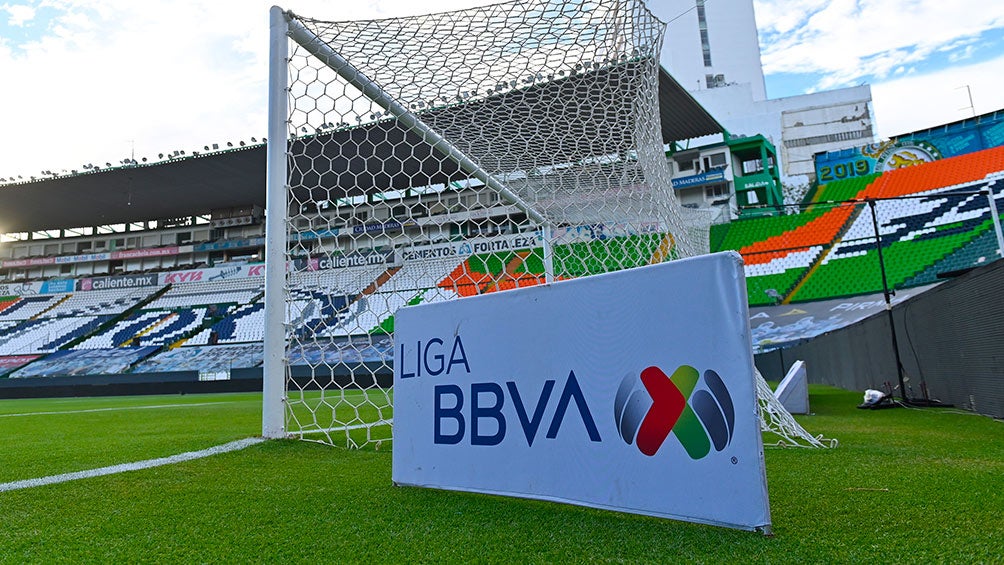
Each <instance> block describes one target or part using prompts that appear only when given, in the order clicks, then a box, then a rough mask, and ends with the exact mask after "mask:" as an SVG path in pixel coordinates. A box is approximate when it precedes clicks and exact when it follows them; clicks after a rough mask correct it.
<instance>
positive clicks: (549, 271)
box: [540, 223, 554, 284]
mask: <svg viewBox="0 0 1004 565" xmlns="http://www.w3.org/2000/svg"><path fill="white" fill-rule="evenodd" d="M540 231H541V236H542V237H541V250H542V251H543V253H544V282H545V283H547V284H551V283H553V282H554V247H553V246H552V245H551V238H552V237H554V226H552V225H551V224H550V223H546V224H544V225H543V226H541V228H540Z"/></svg>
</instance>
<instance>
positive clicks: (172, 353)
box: [131, 343, 263, 373]
mask: <svg viewBox="0 0 1004 565" xmlns="http://www.w3.org/2000/svg"><path fill="white" fill-rule="evenodd" d="M262 352H263V345H262V344H261V343H248V344H242V345H214V346H208V345H206V346H192V347H179V348H176V349H171V350H168V351H164V352H162V353H160V354H158V355H155V356H153V357H150V358H148V359H145V360H144V361H142V362H141V363H139V364H138V365H136V366H135V367H134V368H133V369H132V371H131V372H133V373H163V372H172V371H221V370H230V369H246V368H250V367H257V366H258V365H261V361H262V355H263V353H262Z"/></svg>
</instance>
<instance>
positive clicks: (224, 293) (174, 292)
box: [145, 277, 265, 309]
mask: <svg viewBox="0 0 1004 565" xmlns="http://www.w3.org/2000/svg"><path fill="white" fill-rule="evenodd" d="M264 290H265V277H247V278H242V279H221V280H215V281H198V282H185V283H175V284H174V285H172V286H171V288H170V289H169V290H168V291H167V292H165V293H164V294H162V295H161V296H159V297H158V298H157V299H155V300H153V301H152V302H150V303H149V304H147V305H146V306H145V307H146V308H148V309H154V308H163V309H170V308H191V307H194V306H208V305H212V304H234V303H236V304H247V303H248V302H251V300H252V299H254V298H255V297H256V296H258V295H260V294H261V293H262V292H264Z"/></svg>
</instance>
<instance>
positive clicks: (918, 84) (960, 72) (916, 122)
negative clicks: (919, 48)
mask: <svg viewBox="0 0 1004 565" xmlns="http://www.w3.org/2000/svg"><path fill="white" fill-rule="evenodd" d="M1002 68H1004V56H1000V57H997V58H996V59H992V60H989V61H985V62H982V63H977V64H973V65H968V66H964V67H949V68H946V69H942V70H939V71H935V72H930V73H924V74H914V75H908V76H904V77H902V78H898V77H897V78H894V79H891V80H885V81H881V82H877V83H875V84H872V86H871V89H872V105H873V107H874V109H875V124H876V130H877V133H878V134H879V136H880V137H882V138H889V137H893V136H895V135H899V134H903V133H908V132H911V131H916V130H919V129H926V128H930V127H934V126H937V125H941V124H945V123H950V122H954V121H958V120H962V119H965V118H969V117H971V116H972V115H973V113H974V112H975V113H976V114H985V113H988V112H993V111H995V110H1000V109H1002V108H1004V100H1002V95H1001V93H1004V76H1002V75H1001V73H1000V69H1002ZM966 87H968V89H969V90H968V92H967V88H966ZM969 93H971V94H972V104H973V107H972V108H969Z"/></svg>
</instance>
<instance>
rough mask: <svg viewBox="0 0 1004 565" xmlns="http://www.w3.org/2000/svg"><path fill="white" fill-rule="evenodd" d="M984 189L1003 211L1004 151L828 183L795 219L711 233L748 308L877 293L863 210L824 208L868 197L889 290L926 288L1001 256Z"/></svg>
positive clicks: (869, 225)
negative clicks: (738, 279)
mask: <svg viewBox="0 0 1004 565" xmlns="http://www.w3.org/2000/svg"><path fill="white" fill-rule="evenodd" d="M987 190H989V191H991V192H992V193H993V194H994V197H995V198H994V199H995V202H996V204H997V209H998V212H999V213H1000V212H1004V147H996V148H993V149H987V150H984V151H979V152H976V153H971V154H968V155H963V156H960V157H951V158H947V159H942V160H940V161H935V162H932V163H926V164H922V165H916V166H913V167H908V168H904V169H897V170H894V171H890V172H886V173H884V174H881V175H868V176H863V177H857V178H853V179H848V180H844V181H838V182H833V183H829V184H827V185H824V186H822V187H820V189H819V190H818V191H817V192H816V193H815V195H814V196H813V197H812V202H816V203H819V204H817V205H813V206H810V207H809V208H808V209H807V210H806V211H805V212H802V213H801V214H798V215H795V216H780V217H767V218H756V219H752V220H740V221H735V222H732V223H731V224H729V225H728V227H726V228H722V227H715V228H713V230H716V231H715V233H713V236H712V240H713V241H715V242H716V248H715V249H714V250H715V251H719V250H724V249H739V250H740V252H741V253H742V254H743V259H744V261H745V263H746V276H747V281H746V283H747V291H748V293H749V300H750V304H752V305H758V304H769V303H771V302H772V301H775V300H777V299H776V298H771V297H768V296H767V295H766V292H767V291H768V290H770V289H773V290H774V291H776V292H777V293H778V294H779V295H780V296H781V297H783V299H784V300H785V301H786V302H801V301H809V300H820V299H825V298H833V297H840V296H851V295H856V294H866V293H875V292H881V291H882V271H881V269H880V268H879V259H878V252H877V251H876V249H875V233H874V230H875V228H874V225H873V222H872V215H871V210H870V205H869V204H867V203H864V202H862V203H857V204H845V205H840V206H833V205H828V204H824V202H826V201H840V200H848V199H855V198H857V199H867V198H874V199H877V200H874V202H875V212H876V219H877V223H878V225H879V231H880V234H881V242H882V255H883V260H884V263H885V274H886V278H887V283H888V285H889V287H890V288H891V289H895V288H902V287H907V286H916V285H920V284H927V283H931V282H935V281H937V280H939V279H938V273H943V272H946V271H956V270H960V269H965V268H968V267H971V266H974V265H978V264H981V263H985V262H987V261H991V260H994V259H996V258H999V257H1000V252H999V251H998V249H997V242H996V237H995V236H994V233H993V224H992V217H991V212H990V206H989V203H988V200H987V197H986V195H983V194H973V193H975V192H979V191H987ZM801 249H812V250H813V252H812V253H809V254H805V253H802V252H800V251H798V250H801Z"/></svg>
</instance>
